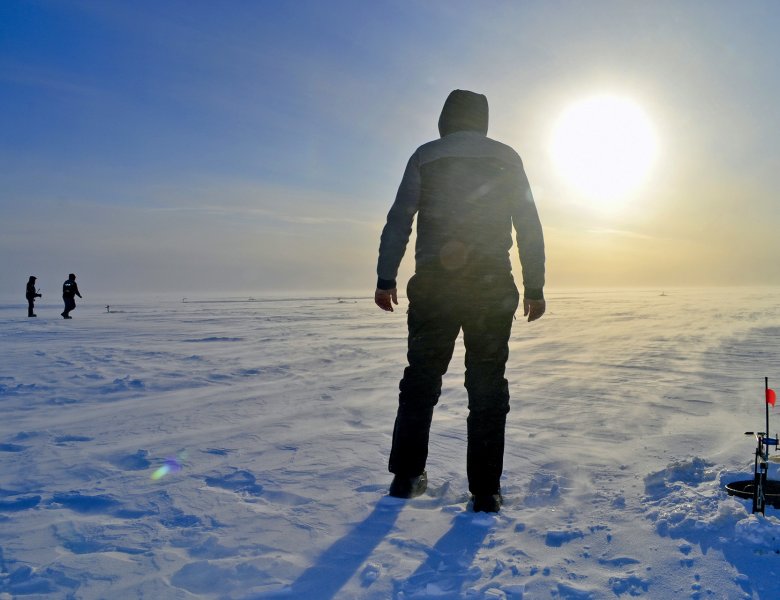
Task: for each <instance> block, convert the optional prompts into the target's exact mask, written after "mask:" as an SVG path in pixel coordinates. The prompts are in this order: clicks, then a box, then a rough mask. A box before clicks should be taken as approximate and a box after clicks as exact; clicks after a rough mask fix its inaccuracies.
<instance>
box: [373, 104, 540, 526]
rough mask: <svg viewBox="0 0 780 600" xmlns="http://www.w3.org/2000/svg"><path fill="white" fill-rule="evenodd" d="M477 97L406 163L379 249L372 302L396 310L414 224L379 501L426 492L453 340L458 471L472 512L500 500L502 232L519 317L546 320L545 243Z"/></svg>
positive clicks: (508, 309)
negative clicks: (462, 446)
mask: <svg viewBox="0 0 780 600" xmlns="http://www.w3.org/2000/svg"><path fill="white" fill-rule="evenodd" d="M487 129H488V103H487V98H485V96H483V95H482V94H475V93H474V92H469V91H464V90H455V91H453V92H452V93H451V94H450V95H449V97H448V98H447V101H446V102H445V103H444V108H443V109H442V112H441V117H440V118H439V133H440V134H441V138H440V139H437V140H434V141H432V142H429V143H427V144H424V145H423V146H420V147H419V148H418V149H417V151H416V152H415V153H414V154H413V155H412V157H411V158H410V159H409V162H408V164H407V166H406V171H405V172H404V176H403V179H402V180H401V185H400V187H399V189H398V193H397V195H396V197H395V202H394V203H393V206H392V208H391V209H390V212H389V213H388V215H387V224H386V225H385V227H384V230H383V231H382V238H381V242H380V245H379V261H378V265H377V274H378V276H379V279H378V282H377V289H376V292H375V294H374V301H375V302H376V304H377V305H378V306H379V308H381V309H382V310H386V311H392V310H393V304H398V299H397V292H396V277H397V274H398V267H399V264H400V262H401V259H402V258H403V255H404V252H405V250H406V244H407V242H408V241H409V236H410V234H411V232H412V224H413V222H414V218H415V214H416V215H417V247H416V252H415V263H416V269H415V274H414V276H413V277H412V278H411V279H410V280H409V284H408V286H407V288H406V289H407V296H408V298H409V310H408V313H407V314H408V317H407V320H408V328H409V342H408V344H409V346H408V353H407V359H408V361H409V366H407V367H406V369H405V371H404V375H403V379H402V380H401V383H400V395H399V397H398V412H397V415H396V419H395V428H394V430H393V442H392V449H391V451H390V461H389V462H390V464H389V468H390V472H391V473H394V474H395V477H394V478H393V482H392V483H391V484H390V492H389V493H390V495H391V496H395V497H399V498H413V497H414V496H418V495H420V494H422V493H423V492H424V491H425V488H426V486H427V474H426V472H425V463H426V459H427V457H428V435H429V431H430V428H431V420H432V417H433V407H434V406H435V405H436V404H437V402H438V401H439V396H440V394H441V384H442V376H443V375H444V373H445V372H446V371H447V367H448V364H449V362H450V359H451V358H452V353H453V350H454V347H455V340H456V339H457V337H458V334H459V333H460V331H461V330H462V331H463V342H464V344H465V346H466V382H465V383H466V390H467V392H468V408H469V414H468V419H467V431H468V442H467V449H466V470H467V475H468V483H469V491H470V492H471V493H472V502H473V503H472V510H473V511H474V512H480V511H484V512H497V511H498V510H499V508H500V506H501V503H502V500H503V499H502V497H501V489H500V485H499V480H500V478H501V472H502V470H503V457H504V429H505V426H506V415H507V412H509V385H508V382H507V380H506V379H505V378H504V372H505V367H506V361H507V358H508V356H509V343H508V342H509V334H510V330H511V328H512V320H513V318H514V314H515V310H516V309H517V306H518V302H519V294H518V291H517V287H516V286H515V283H514V281H513V278H512V267H511V265H510V261H509V250H510V248H511V247H512V226H513V225H514V229H515V231H516V232H517V245H518V249H519V253H520V262H521V264H522V270H523V285H524V288H525V289H524V294H523V314H524V315H525V316H527V317H528V320H529V321H534V320H536V319H538V318H540V317H541V316H542V315H543V314H544V311H545V301H544V295H543V293H542V290H543V287H544V239H543V235H542V226H541V224H540V222H539V216H538V214H537V212H536V205H535V203H534V199H533V196H532V195H531V188H530V186H529V184H528V179H527V177H526V174H525V171H524V169H523V163H522V161H521V160H520V157H519V156H518V155H517V153H516V152H515V151H514V150H513V149H512V148H510V147H509V146H506V145H504V144H502V143H500V142H497V141H494V140H492V139H490V138H488V137H487Z"/></svg>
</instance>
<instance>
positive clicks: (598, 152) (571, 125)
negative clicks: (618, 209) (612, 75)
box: [551, 95, 658, 208]
mask: <svg viewBox="0 0 780 600" xmlns="http://www.w3.org/2000/svg"><path fill="white" fill-rule="evenodd" d="M657 153H658V140H657V138H656V134H655V131H654V128H653V125H652V123H651V121H650V119H649V118H648V117H647V115H646V114H645V112H644V111H643V110H642V109H641V108H640V107H639V106H638V105H637V104H635V103H634V102H632V101H630V100H627V99H625V98H620V97H617V96H607V95H603V96H594V97H591V98H587V99H585V100H581V101H579V102H577V103H575V104H572V105H571V106H570V107H569V108H567V109H566V110H565V111H564V113H563V114H562V115H561V117H560V119H559V121H558V123H557V125H556V127H555V130H554V132H553V139H552V145H551V154H552V157H553V160H554V161H555V164H556V166H557V167H558V170H559V171H560V173H561V174H562V175H563V176H564V177H565V178H566V179H567V180H568V181H569V183H571V184H572V185H573V186H574V187H575V188H576V189H577V190H579V191H580V192H581V193H582V194H584V195H585V196H587V197H588V198H589V199H590V200H592V201H594V202H597V203H598V206H599V207H602V208H611V207H614V206H615V205H617V204H619V203H620V202H621V201H623V200H625V199H626V197H627V196H628V194H630V193H631V192H632V191H634V190H636V189H637V188H638V187H639V186H640V185H641V184H642V183H643V182H644V181H645V180H646V178H647V176H648V174H649V172H650V168H651V167H652V165H653V163H654V162H655V158H656V155H657Z"/></svg>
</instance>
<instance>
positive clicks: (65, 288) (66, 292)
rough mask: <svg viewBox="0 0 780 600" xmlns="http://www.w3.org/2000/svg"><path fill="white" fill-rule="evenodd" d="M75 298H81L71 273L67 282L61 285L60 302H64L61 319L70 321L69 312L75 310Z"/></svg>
mask: <svg viewBox="0 0 780 600" xmlns="http://www.w3.org/2000/svg"><path fill="white" fill-rule="evenodd" d="M76 296H78V297H79V298H81V294H80V293H79V286H78V285H76V276H75V275H74V274H73V273H71V274H70V275H68V280H67V281H66V282H65V283H63V284H62V300H63V302H65V310H63V311H62V313H61V314H62V318H63V319H72V318H73V317H71V316H70V311H72V310H73V309H74V308H76Z"/></svg>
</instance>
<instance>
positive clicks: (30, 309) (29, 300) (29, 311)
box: [27, 296, 35, 317]
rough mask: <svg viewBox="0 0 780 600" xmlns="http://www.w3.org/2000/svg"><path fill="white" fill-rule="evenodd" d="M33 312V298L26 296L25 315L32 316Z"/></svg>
mask: <svg viewBox="0 0 780 600" xmlns="http://www.w3.org/2000/svg"><path fill="white" fill-rule="evenodd" d="M34 313H35V298H34V297H33V298H30V297H29V296H28V297H27V316H28V317H32V316H33V314H34Z"/></svg>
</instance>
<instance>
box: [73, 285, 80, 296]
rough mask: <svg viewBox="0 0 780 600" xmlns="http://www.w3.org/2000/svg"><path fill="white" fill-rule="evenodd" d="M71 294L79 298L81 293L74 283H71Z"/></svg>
mask: <svg viewBox="0 0 780 600" xmlns="http://www.w3.org/2000/svg"><path fill="white" fill-rule="evenodd" d="M73 293H74V294H76V295H77V296H78V297H79V298H81V292H79V286H78V285H76V282H75V281H74V282H73Z"/></svg>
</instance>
